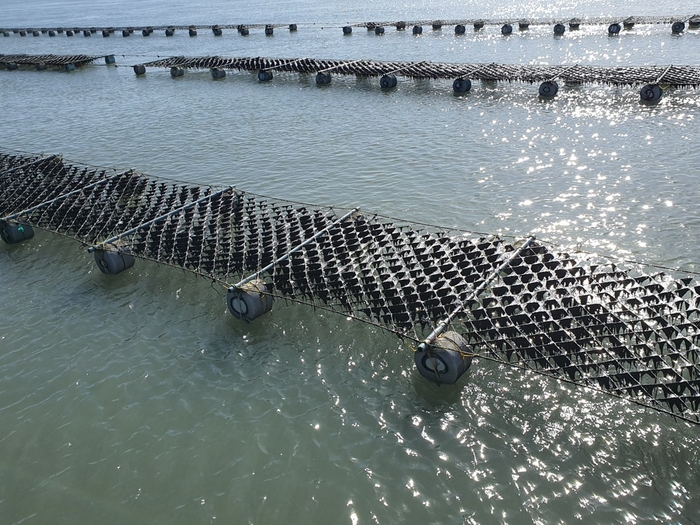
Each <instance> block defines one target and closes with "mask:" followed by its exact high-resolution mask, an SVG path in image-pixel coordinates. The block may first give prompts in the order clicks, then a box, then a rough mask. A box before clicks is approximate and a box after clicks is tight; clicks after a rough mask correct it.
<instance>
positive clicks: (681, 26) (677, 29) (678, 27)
mask: <svg viewBox="0 0 700 525" xmlns="http://www.w3.org/2000/svg"><path fill="white" fill-rule="evenodd" d="M683 31H685V23H683V22H673V25H671V32H672V33H673V34H674V35H680V34H681V33H682V32H683Z"/></svg>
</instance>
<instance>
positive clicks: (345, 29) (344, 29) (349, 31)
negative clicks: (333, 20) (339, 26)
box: [343, 26, 352, 35]
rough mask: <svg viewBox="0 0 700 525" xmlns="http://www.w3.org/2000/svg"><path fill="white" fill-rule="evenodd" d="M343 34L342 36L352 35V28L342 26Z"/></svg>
mask: <svg viewBox="0 0 700 525" xmlns="http://www.w3.org/2000/svg"><path fill="white" fill-rule="evenodd" d="M343 34H344V35H351V34H352V27H350V26H343Z"/></svg>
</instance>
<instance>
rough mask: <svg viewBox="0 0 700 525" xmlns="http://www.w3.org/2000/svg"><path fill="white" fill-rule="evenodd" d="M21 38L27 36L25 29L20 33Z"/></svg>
mask: <svg viewBox="0 0 700 525" xmlns="http://www.w3.org/2000/svg"><path fill="white" fill-rule="evenodd" d="M19 36H27V32H26V31H25V30H24V29H22V30H21V31H20V32H19Z"/></svg>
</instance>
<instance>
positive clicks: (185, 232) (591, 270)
mask: <svg viewBox="0 0 700 525" xmlns="http://www.w3.org/2000/svg"><path fill="white" fill-rule="evenodd" d="M0 168H1V169H0V217H2V221H5V222H8V221H10V222H11V221H18V222H24V223H26V224H29V225H31V226H35V227H38V228H42V229H45V230H48V231H51V232H54V233H57V234H60V235H64V236H67V237H71V238H74V239H76V240H78V241H80V242H82V243H84V244H86V245H88V246H91V247H92V248H93V249H109V250H116V251H121V252H125V253H129V254H131V255H133V256H135V257H138V258H143V259H147V260H152V261H155V262H157V263H160V264H166V265H170V266H173V267H177V268H181V269H184V270H187V271H189V272H192V273H195V274H197V275H200V276H203V277H206V278H208V279H212V280H214V281H217V282H220V283H222V284H225V285H226V286H233V284H232V283H236V282H238V283H239V284H240V282H242V281H241V279H243V280H245V279H246V278H250V277H251V276H254V277H255V278H261V279H262V280H263V281H264V282H265V284H266V285H267V286H268V287H269V294H270V295H272V296H275V297H278V298H282V299H284V300H286V301H292V302H297V303H301V304H307V305H310V306H312V307H314V308H319V309H323V310H327V311H331V312H334V313H337V314H340V315H344V316H351V317H353V318H355V319H359V320H361V321H363V322H366V323H370V324H373V325H375V326H378V327H380V328H382V329H384V330H388V331H390V332H392V333H395V334H396V335H398V336H399V337H401V338H402V339H404V340H406V341H407V342H408V343H409V344H412V343H421V342H425V341H428V342H429V341H430V339H431V337H432V336H433V334H435V332H436V328H435V327H438V329H442V330H445V329H447V328H450V329H453V330H455V331H457V332H458V333H459V334H461V335H462V337H464V339H465V340H466V341H467V343H468V345H469V354H470V356H477V357H482V358H485V359H489V360H493V361H497V362H499V363H504V364H507V365H511V366H516V367H522V368H526V369H529V370H532V371H534V372H536V373H539V374H543V375H546V376H548V377H553V378H555V379H557V380H559V381H563V382H567V383H571V384H575V385H578V386H585V387H589V388H595V389H598V390H600V391H602V392H605V393H607V394H610V395H613V396H616V397H620V398H623V399H627V400H630V401H632V402H634V403H637V404H639V405H642V406H645V407H648V408H652V409H654V410H657V411H660V412H664V413H667V414H670V415H672V416H674V417H676V418H679V419H682V420H685V421H688V422H691V423H695V424H700V410H699V409H700V353H699V352H700V285H698V283H697V282H696V281H695V280H694V279H693V278H674V277H672V276H670V275H668V274H666V273H662V272H657V273H652V274H648V273H644V272H643V271H641V270H639V269H620V268H618V267H616V266H614V265H612V264H608V265H594V264H590V263H588V262H587V261H577V260H575V259H573V258H571V257H569V256H568V255H566V254H556V253H553V252H552V251H550V250H549V249H548V248H547V247H546V246H545V245H544V244H542V243H539V242H536V241H535V240H534V239H531V240H529V241H527V242H525V243H523V244H518V243H508V242H506V241H505V240H503V239H501V238H499V237H477V238H474V237H473V236H470V235H469V234H464V233H462V234H456V233H455V232H454V231H453V230H449V229H444V230H436V231H431V230H430V229H426V228H423V227H417V225H416V224H414V223H410V222H405V223H398V222H397V221H394V220H391V221H389V220H386V219H385V218H382V217H380V216H378V215H371V216H369V215H365V214H362V213H361V212H360V211H359V210H350V211H346V212H345V213H343V215H339V214H338V213H336V211H335V210H334V209H333V208H331V207H318V206H311V205H302V204H299V203H293V202H289V201H283V200H277V199H269V198H266V197H262V196H258V195H254V194H250V193H246V192H242V191H239V190H236V189H235V188H232V187H228V188H214V187H211V186H198V185H194V184H190V183H182V182H176V181H172V180H168V179H161V178H155V177H148V176H146V175H143V174H140V173H138V172H135V171H134V170H127V171H117V170H114V169H107V168H96V167H92V166H87V165H82V164H77V163H68V162H66V161H64V160H63V159H62V158H61V157H57V156H48V157H41V156H36V155H23V154H20V153H17V152H5V151H0ZM428 332H430V333H428Z"/></svg>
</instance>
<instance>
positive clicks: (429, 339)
mask: <svg viewBox="0 0 700 525" xmlns="http://www.w3.org/2000/svg"><path fill="white" fill-rule="evenodd" d="M534 240H535V237H534V235H531V236H530V237H528V238H527V240H526V241H525V242H524V243H523V244H521V245H520V247H518V249H517V250H515V251H514V252H513V253H512V254H511V256H510V257H508V258H507V259H506V260H505V261H503V262H502V263H501V264H500V265H499V266H498V268H496V269H495V270H494V271H493V272H491V275H489V276H488V277H486V279H484V280H483V281H482V282H481V284H479V286H477V287H476V288H474V289H473V290H472V291H471V292H470V293H469V295H468V296H467V297H466V298H465V299H464V300H463V301H462V304H460V305H459V306H458V307H457V308H456V309H455V310H453V311H452V313H450V314H449V315H448V316H447V317H446V318H445V319H444V320H443V321H441V322H440V324H438V325H437V327H435V330H433V331H432V332H431V333H430V334H429V335H428V337H426V338H425V340H423V342H422V343H421V344H420V345H419V346H418V348H419V349H420V350H422V351H426V350H427V349H428V346H430V345H431V344H432V343H433V342H435V339H437V338H438V337H439V336H440V334H442V333H443V332H444V331H445V330H446V329H447V327H448V326H449V324H450V323H451V322H452V320H453V319H454V318H455V317H457V315H458V314H459V313H460V312H461V311H462V310H464V307H465V306H466V303H467V301H469V300H472V299H476V298H477V297H478V296H479V295H480V294H481V293H482V292H483V291H484V290H486V287H487V286H488V285H489V284H491V283H492V282H493V280H494V279H496V278H497V277H498V275H499V274H500V273H501V272H502V271H503V270H505V269H506V268H507V267H508V266H509V265H510V263H511V261H512V260H513V259H515V258H516V257H517V256H519V255H520V254H521V253H522V252H523V251H524V250H525V249H526V248H527V247H528V246H530V245H531V244H532V243H533V242H534Z"/></svg>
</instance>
